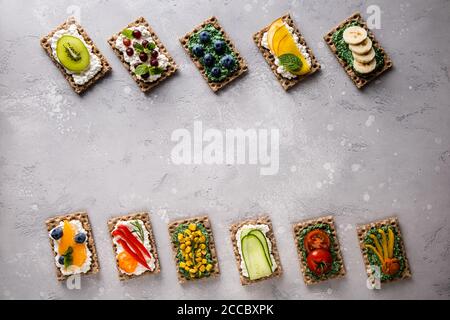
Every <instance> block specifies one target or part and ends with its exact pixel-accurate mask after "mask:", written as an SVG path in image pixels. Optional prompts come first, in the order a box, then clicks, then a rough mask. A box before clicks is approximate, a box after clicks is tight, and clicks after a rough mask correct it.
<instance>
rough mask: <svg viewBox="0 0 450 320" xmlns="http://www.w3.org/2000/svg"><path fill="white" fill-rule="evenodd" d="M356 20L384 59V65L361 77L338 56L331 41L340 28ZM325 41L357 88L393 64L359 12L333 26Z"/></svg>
mask: <svg viewBox="0 0 450 320" xmlns="http://www.w3.org/2000/svg"><path fill="white" fill-rule="evenodd" d="M353 22H357V23H358V25H359V26H361V27H362V28H364V29H365V30H366V31H367V36H368V38H370V40H372V46H373V47H374V48H376V49H377V50H379V52H381V54H382V55H383V59H384V65H383V67H382V68H378V69H376V70H375V71H374V72H372V73H371V74H369V75H367V76H364V77H362V76H361V75H358V74H357V73H356V72H355V71H354V70H353V67H352V66H351V65H349V64H347V62H346V61H345V60H343V59H342V58H341V57H339V54H338V52H337V48H336V46H335V44H334V43H333V34H334V33H335V32H337V31H339V30H340V29H342V28H344V27H346V26H347V25H349V24H351V23H353ZM323 38H324V40H325V42H326V43H327V44H328V47H329V48H330V50H331V51H332V52H333V53H334V55H335V56H336V58H337V60H338V61H339V63H340V64H341V65H342V67H343V68H344V69H345V72H346V73H347V74H348V76H349V77H350V79H352V81H353V83H354V84H355V86H356V87H357V88H358V89H361V88H363V87H364V86H365V85H366V84H368V83H369V82H371V81H372V80H374V79H375V78H377V77H378V76H379V75H381V74H382V73H384V72H386V71H387V70H389V69H391V68H392V66H393V63H392V60H391V59H390V57H389V56H388V55H387V53H386V52H385V51H384V49H383V48H382V47H381V45H380V43H379V42H378V41H377V40H376V39H375V35H374V34H373V33H372V31H371V30H370V29H369V28H368V27H367V23H366V22H365V21H364V20H363V18H362V17H361V14H360V13H359V12H356V13H354V14H353V15H352V16H350V17H349V18H347V19H345V20H344V21H343V22H342V23H340V24H339V25H338V26H337V27H335V28H333V29H332V30H330V32H328V33H327V34H326V35H325V36H324V37H323Z"/></svg>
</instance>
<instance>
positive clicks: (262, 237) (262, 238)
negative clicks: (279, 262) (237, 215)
mask: <svg viewBox="0 0 450 320" xmlns="http://www.w3.org/2000/svg"><path fill="white" fill-rule="evenodd" d="M249 234H253V235H255V236H256V237H257V238H258V239H259V241H261V244H262V246H263V248H264V252H265V253H266V258H267V261H269V264H270V267H271V268H272V259H270V252H269V245H268V243H267V238H266V236H265V235H264V233H263V232H262V231H261V230H259V229H253V230H252V231H250V232H249Z"/></svg>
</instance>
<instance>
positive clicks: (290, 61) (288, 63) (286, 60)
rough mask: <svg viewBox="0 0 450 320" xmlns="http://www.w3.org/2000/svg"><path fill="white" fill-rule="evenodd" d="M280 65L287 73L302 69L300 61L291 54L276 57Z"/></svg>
mask: <svg viewBox="0 0 450 320" xmlns="http://www.w3.org/2000/svg"><path fill="white" fill-rule="evenodd" d="M278 60H280V64H281V65H282V66H283V67H284V68H285V69H286V70H287V71H289V72H297V71H299V70H300V69H301V68H302V65H303V64H302V61H301V60H300V58H299V57H297V56H296V55H295V54H292V53H285V54H282V55H281V56H279V57H278Z"/></svg>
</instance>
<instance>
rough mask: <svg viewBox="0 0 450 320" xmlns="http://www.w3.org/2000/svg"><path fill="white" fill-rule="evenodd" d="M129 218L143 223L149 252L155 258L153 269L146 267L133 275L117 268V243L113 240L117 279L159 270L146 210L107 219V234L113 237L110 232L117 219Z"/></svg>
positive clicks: (125, 278)
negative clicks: (146, 233)
mask: <svg viewBox="0 0 450 320" xmlns="http://www.w3.org/2000/svg"><path fill="white" fill-rule="evenodd" d="M130 220H141V221H142V222H143V223H144V225H145V228H146V229H147V232H148V240H149V242H150V246H151V250H150V254H151V255H152V256H153V257H154V258H155V269H153V271H151V270H149V269H147V270H145V271H144V272H143V273H142V274H140V275H134V274H131V275H129V274H126V273H123V272H122V271H121V270H120V268H119V261H118V260H117V245H116V244H115V243H114V241H113V250H114V256H115V257H116V265H117V272H118V274H119V279H120V280H121V281H122V280H128V279H132V278H136V277H139V276H141V275H144V274H157V273H159V272H160V271H161V267H160V263H159V258H158V252H157V249H156V241H155V237H154V235H153V228H152V224H151V221H150V215H149V214H148V213H147V212H138V213H133V214H129V215H126V216H120V217H115V218H111V219H109V220H108V230H109V234H110V235H111V239H112V240H113V239H114V236H113V235H112V232H113V231H114V228H115V226H116V224H117V223H118V222H119V221H130Z"/></svg>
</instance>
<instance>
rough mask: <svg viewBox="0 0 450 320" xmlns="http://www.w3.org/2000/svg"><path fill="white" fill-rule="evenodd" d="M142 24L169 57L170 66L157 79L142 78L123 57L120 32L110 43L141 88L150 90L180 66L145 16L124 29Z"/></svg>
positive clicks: (162, 51)
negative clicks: (119, 46)
mask: <svg viewBox="0 0 450 320" xmlns="http://www.w3.org/2000/svg"><path fill="white" fill-rule="evenodd" d="M141 25H143V26H145V27H146V28H147V29H148V31H149V32H150V35H151V36H152V38H153V41H154V42H155V44H156V46H157V47H158V48H159V52H161V53H163V54H164V55H165V56H166V57H167V58H168V59H169V66H168V68H167V69H166V70H165V71H164V72H163V73H162V74H161V77H159V78H158V79H157V80H156V81H153V82H148V81H143V80H140V79H139V78H138V77H137V76H136V75H135V74H134V73H133V72H132V71H131V69H130V64H129V63H128V62H126V61H125V59H124V57H123V53H122V52H121V51H120V50H119V49H118V48H117V47H116V40H117V38H118V37H119V36H120V32H119V33H116V34H114V35H113V36H112V37H111V38H109V39H108V43H109V45H110V46H111V48H112V49H113V51H114V53H115V54H116V56H117V57H118V58H119V59H120V61H121V62H122V64H123V66H124V67H125V68H126V69H127V70H128V72H129V73H130V75H131V77H132V78H133V79H134V81H135V82H136V83H137V85H138V86H139V88H141V90H142V92H148V91H149V90H150V89H152V88H154V87H156V86H157V85H158V84H160V83H161V82H163V81H164V80H166V79H168V78H169V77H171V76H172V75H173V74H175V72H176V71H177V70H178V66H177V64H176V63H175V61H174V60H173V58H172V56H171V55H170V54H169V52H168V51H167V49H166V47H165V46H164V45H163V44H162V42H161V40H159V38H158V36H157V35H156V33H155V32H154V31H153V29H152V28H151V27H150V24H149V23H148V22H147V20H145V18H144V17H139V18H137V19H136V20H135V21H134V22H131V23H130V24H128V25H127V26H126V27H125V28H124V29H126V28H131V27H136V26H141Z"/></svg>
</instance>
